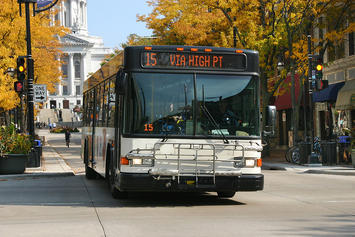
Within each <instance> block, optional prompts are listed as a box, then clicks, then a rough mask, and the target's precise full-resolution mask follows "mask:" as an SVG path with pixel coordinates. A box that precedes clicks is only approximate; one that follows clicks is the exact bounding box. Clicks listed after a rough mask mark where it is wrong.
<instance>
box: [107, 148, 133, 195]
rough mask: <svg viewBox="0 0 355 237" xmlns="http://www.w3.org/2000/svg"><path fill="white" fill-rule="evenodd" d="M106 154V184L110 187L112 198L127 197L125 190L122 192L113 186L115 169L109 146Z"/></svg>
mask: <svg viewBox="0 0 355 237" xmlns="http://www.w3.org/2000/svg"><path fill="white" fill-rule="evenodd" d="M107 150H108V151H110V152H108V154H107V158H106V162H107V163H106V164H107V165H106V180H107V184H108V187H109V189H110V192H111V195H112V197H113V198H115V199H123V198H127V197H128V193H127V192H122V191H120V190H118V189H117V188H116V187H115V171H114V166H113V159H112V157H113V151H112V150H111V149H110V147H109V148H108V149H107Z"/></svg>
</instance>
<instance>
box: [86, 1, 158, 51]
mask: <svg viewBox="0 0 355 237" xmlns="http://www.w3.org/2000/svg"><path fill="white" fill-rule="evenodd" d="M87 10H88V30H89V35H94V36H100V37H102V38H103V40H104V45H105V47H109V48H121V47H120V45H121V44H122V43H125V42H126V41H127V37H128V36H129V35H130V34H137V35H139V36H150V35H151V34H152V31H151V30H149V29H147V28H146V27H145V23H144V22H137V17H136V15H137V14H139V15H143V14H149V13H150V12H151V10H152V9H151V8H150V7H148V5H147V3H146V0H87Z"/></svg>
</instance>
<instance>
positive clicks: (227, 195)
mask: <svg viewBox="0 0 355 237" xmlns="http://www.w3.org/2000/svg"><path fill="white" fill-rule="evenodd" d="M217 194H218V197H219V198H232V197H234V195H235V192H234V191H230V192H217Z"/></svg>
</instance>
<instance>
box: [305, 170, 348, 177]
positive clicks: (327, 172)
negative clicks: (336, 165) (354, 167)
mask: <svg viewBox="0 0 355 237" xmlns="http://www.w3.org/2000/svg"><path fill="white" fill-rule="evenodd" d="M303 173H306V174H331V175H346V176H355V171H350V170H349V171H346V170H341V171H339V170H306V171H304V172H303Z"/></svg>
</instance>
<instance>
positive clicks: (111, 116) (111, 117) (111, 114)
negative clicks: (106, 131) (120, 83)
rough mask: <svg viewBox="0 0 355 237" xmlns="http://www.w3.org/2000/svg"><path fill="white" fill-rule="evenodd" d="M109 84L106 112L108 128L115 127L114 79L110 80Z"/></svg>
mask: <svg viewBox="0 0 355 237" xmlns="http://www.w3.org/2000/svg"><path fill="white" fill-rule="evenodd" d="M109 82H110V84H109V100H108V102H109V103H108V110H107V113H108V115H107V120H108V123H107V124H108V127H114V126H115V109H116V106H115V102H116V93H115V79H111V80H110V81H109Z"/></svg>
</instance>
